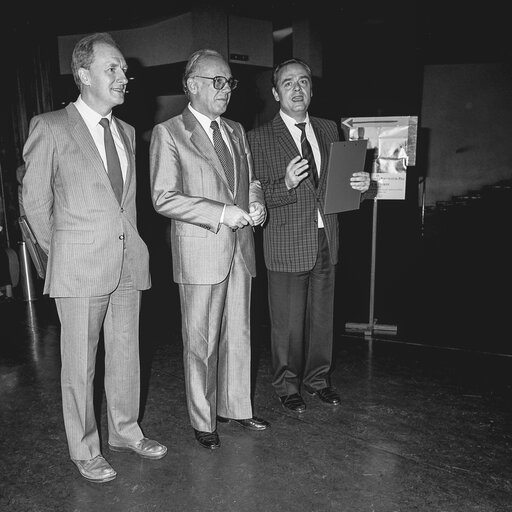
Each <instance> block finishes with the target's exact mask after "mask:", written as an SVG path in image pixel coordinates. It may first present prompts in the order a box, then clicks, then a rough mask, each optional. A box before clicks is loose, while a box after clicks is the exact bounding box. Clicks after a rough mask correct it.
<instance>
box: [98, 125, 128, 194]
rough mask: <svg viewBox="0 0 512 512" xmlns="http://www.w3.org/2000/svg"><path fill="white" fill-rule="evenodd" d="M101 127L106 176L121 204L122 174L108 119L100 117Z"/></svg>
mask: <svg viewBox="0 0 512 512" xmlns="http://www.w3.org/2000/svg"><path fill="white" fill-rule="evenodd" d="M100 124H101V126H103V137H104V140H105V153H106V155H107V174H108V177H109V179H110V183H111V184H112V188H113V189H114V193H115V195H116V197H117V200H118V201H119V204H121V198H122V196H123V174H122V172H121V163H120V162H119V155H118V154H117V150H116V145H115V143H114V138H113V137H112V132H111V131H110V124H109V122H108V118H106V117H102V118H101V121H100Z"/></svg>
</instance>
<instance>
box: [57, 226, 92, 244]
mask: <svg viewBox="0 0 512 512" xmlns="http://www.w3.org/2000/svg"><path fill="white" fill-rule="evenodd" d="M53 237H54V239H55V243H57V244H92V243H93V242H94V232H93V231H83V230H77V229H57V230H55V232H54V234H53Z"/></svg>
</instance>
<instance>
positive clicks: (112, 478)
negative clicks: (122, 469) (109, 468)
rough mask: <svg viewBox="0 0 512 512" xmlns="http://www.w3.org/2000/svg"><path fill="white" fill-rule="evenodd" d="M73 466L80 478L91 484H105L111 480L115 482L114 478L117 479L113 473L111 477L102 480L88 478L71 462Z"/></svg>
mask: <svg viewBox="0 0 512 512" xmlns="http://www.w3.org/2000/svg"><path fill="white" fill-rule="evenodd" d="M73 464H75V466H76V467H77V469H78V472H79V473H80V476H81V477H82V478H85V480H87V481H88V482H92V483H93V484H103V483H105V482H111V481H112V480H115V478H116V477H117V473H114V474H113V475H110V476H105V477H103V478H89V477H88V476H86V475H84V474H83V473H82V470H81V469H80V466H78V464H76V463H75V461H73Z"/></svg>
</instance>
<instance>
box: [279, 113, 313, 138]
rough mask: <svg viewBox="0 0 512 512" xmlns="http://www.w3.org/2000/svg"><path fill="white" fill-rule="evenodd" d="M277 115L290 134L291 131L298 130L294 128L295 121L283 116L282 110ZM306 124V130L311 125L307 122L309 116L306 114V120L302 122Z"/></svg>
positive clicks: (285, 115) (286, 115)
mask: <svg viewBox="0 0 512 512" xmlns="http://www.w3.org/2000/svg"><path fill="white" fill-rule="evenodd" d="M279 114H280V116H281V119H282V120H283V121H284V124H285V125H286V127H287V128H288V130H290V132H292V133H293V131H292V129H295V130H298V128H297V127H296V126H295V125H296V124H297V121H295V119H293V117H290V116H289V115H288V114H285V113H284V112H283V111H282V110H279ZM303 122H305V123H306V128H307V127H308V126H310V125H311V123H310V121H309V114H308V113H307V112H306V119H304V121H303Z"/></svg>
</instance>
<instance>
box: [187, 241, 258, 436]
mask: <svg viewBox="0 0 512 512" xmlns="http://www.w3.org/2000/svg"><path fill="white" fill-rule="evenodd" d="M179 290H180V300H181V312H182V333H183V334H182V335H183V362H184V366H185V386H186V393H187V407H188V413H189V417H190V422H191V424H192V427H193V428H195V429H196V430H201V431H203V432H213V431H214V430H215V428H216V416H217V415H220V416H224V417H226V418H234V419H244V418H251V417H252V405H251V396H250V395H251V332H250V297H251V275H250V274H249V272H248V270H247V267H246V266H245V262H244V260H243V258H242V254H241V251H240V249H239V248H238V245H237V247H236V249H235V255H234V257H233V261H232V264H231V269H230V271H229V274H228V276H227V278H226V279H225V280H224V281H222V282H221V283H218V284H213V285H197V284H180V285H179Z"/></svg>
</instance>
